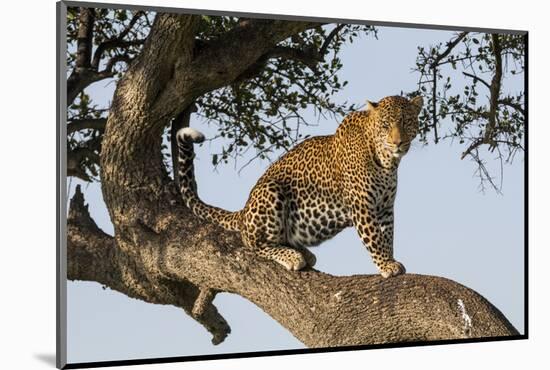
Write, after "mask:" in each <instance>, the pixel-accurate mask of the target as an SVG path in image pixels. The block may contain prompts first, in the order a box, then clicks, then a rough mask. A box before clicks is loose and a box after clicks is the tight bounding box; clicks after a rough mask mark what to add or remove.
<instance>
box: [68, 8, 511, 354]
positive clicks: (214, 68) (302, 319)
mask: <svg viewBox="0 0 550 370" xmlns="http://www.w3.org/2000/svg"><path fill="white" fill-rule="evenodd" d="M197 24H198V20H197V18H196V17H195V16H183V15H179V16H178V15H167V14H160V15H159V16H157V18H156V19H155V23H154V25H153V27H152V30H151V33H150V35H149V37H148V39H147V41H146V43H145V45H144V49H143V51H142V53H141V54H140V56H139V57H138V58H137V59H136V61H135V62H134V63H133V64H132V66H131V67H130V69H129V70H128V72H127V73H126V74H125V76H124V77H123V78H122V79H121V80H120V82H119V83H118V86H117V89H116V92H115V95H114V99H113V104H112V107H111V111H110V114H109V118H108V121H107V124H106V128H105V134H104V138H103V142H102V151H101V184H102V190H103V196H104V199H105V202H106V204H107V207H108V210H109V214H110V217H111V220H112V222H113V225H114V230H115V234H114V236H113V237H111V236H108V235H106V234H105V233H103V232H102V231H101V230H99V229H98V228H97V226H96V225H95V223H94V222H93V221H92V220H91V218H90V217H89V214H88V212H87V209H86V207H85V206H84V200H83V197H82V194H81V193H80V191H77V193H76V195H75V198H73V201H72V205H71V210H70V214H69V228H68V272H69V276H68V277H69V279H73V280H91V281H98V282H100V283H101V284H104V285H106V286H109V287H111V288H112V289H115V290H117V291H120V292H123V293H124V294H127V295H128V296H130V297H135V298H138V299H142V300H144V301H147V302H152V303H159V304H172V305H175V306H178V307H182V308H183V309H184V310H185V311H186V312H187V313H188V314H189V315H191V316H192V317H193V318H195V319H196V320H198V321H199V322H201V323H202V324H203V325H204V326H205V327H206V328H207V329H208V330H209V331H210V332H211V333H212V334H213V335H214V340H213V341H214V342H215V343H217V342H220V341H221V340H223V338H224V337H225V336H226V335H227V334H228V333H229V326H228V324H227V323H226V322H225V320H224V319H223V318H222V317H221V316H220V315H219V313H218V312H217V310H216V308H215V307H214V306H213V304H212V300H213V299H214V297H215V294H216V292H230V293H235V294H239V295H241V296H242V297H244V298H246V299H248V300H250V301H251V302H253V303H254V304H256V305H257V306H258V307H260V308H261V309H262V310H264V311H265V312H266V313H267V314H268V315H270V316H271V317H273V318H274V319H275V320H277V321H278V322H279V323H280V324H281V325H283V326H284V327H286V328H287V329H288V330H289V331H290V332H291V333H292V334H293V335H294V336H296V338H298V339H299V340H300V341H302V342H303V343H304V344H305V345H307V346H309V347H327V346H339V345H356V344H374V343H387V342H401V341H413V340H414V341H416V340H435V339H453V338H468V337H487V336H491V337H493V336H506V335H514V334H517V331H516V330H515V329H514V328H513V327H512V325H511V324H510V323H509V322H508V321H507V320H506V318H505V317H504V316H503V315H502V314H501V313H500V312H499V311H498V310H497V309H496V308H495V307H494V306H492V305H491V304H490V303H489V302H487V301H486V300H485V299H484V298H483V297H481V296H480V295H479V294H477V293H475V292H474V291H472V290H470V289H468V288H466V287H464V286H461V285H460V284H457V283H455V282H452V281H450V280H446V279H444V278H439V277H431V276H420V275H412V274H408V275H405V276H400V277H397V278H393V279H388V280H384V279H382V278H381V277H379V276H363V275H356V276H346V277H335V276H331V275H328V274H325V273H322V272H319V271H315V270H307V271H301V272H291V271H286V270H285V269H284V268H282V267H281V266H280V265H278V264H276V263H273V262H269V261H265V260H261V259H259V258H258V257H257V256H256V255H255V254H254V253H253V252H252V251H250V250H248V249H246V248H245V247H244V246H243V245H242V243H241V240H240V237H239V235H238V234H236V233H231V232H227V231H225V230H222V229H220V228H219V227H217V226H216V225H213V224H209V223H207V222H204V221H200V220H198V219H197V218H196V217H194V216H193V215H192V214H191V213H190V212H189V210H188V209H186V208H185V207H184V205H183V203H182V201H181V200H180V198H179V194H178V192H177V190H176V187H175V186H174V183H173V181H172V180H171V179H170V178H169V176H168V174H167V172H166V170H165V168H164V165H163V162H162V157H161V151H160V147H161V137H162V131H163V128H164V127H166V126H167V125H168V124H169V122H170V121H171V120H172V119H173V118H174V117H177V116H178V115H179V114H180V113H181V112H184V111H185V110H186V109H187V108H188V106H189V105H190V104H191V102H192V101H194V99H195V98H196V97H197V96H199V95H200V94H202V93H204V92H206V91H210V90H211V89H215V88H217V87H220V86H224V85H226V84H228V83H230V82H231V81H233V80H235V79H237V78H238V77H239V76H240V75H241V74H242V73H243V72H244V71H246V70H247V68H249V67H250V66H251V65H254V64H255V63H256V62H257V61H258V60H259V59H261V58H262V56H263V55H265V53H266V52H268V51H269V50H270V49H272V48H273V47H275V46H276V45H277V43H278V42H279V41H281V40H283V39H285V38H286V37H288V36H290V35H292V34H294V33H296V32H300V31H301V30H304V29H306V28H308V27H310V26H311V24H309V23H304V22H282V21H263V20H247V21H243V22H241V23H240V24H239V26H237V27H236V28H235V30H233V31H232V32H230V33H229V34H228V35H227V36H226V37H222V38H220V39H219V40H217V41H215V42H212V43H209V44H208V45H206V46H204V47H201V50H200V53H197V52H196V49H195V47H194V46H195V45H194V34H195V29H196V27H197ZM459 302H460V303H459Z"/></svg>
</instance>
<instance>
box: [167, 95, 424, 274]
mask: <svg viewBox="0 0 550 370" xmlns="http://www.w3.org/2000/svg"><path fill="white" fill-rule="evenodd" d="M422 106H423V98H422V97H421V96H415V97H412V98H406V97H403V96H387V97H384V98H382V99H380V100H379V101H378V102H371V101H367V104H366V108H365V109H361V110H355V111H352V112H350V113H348V114H347V115H346V116H345V117H344V118H343V120H342V122H341V123H340V124H339V125H338V127H337V128H336V130H335V132H334V134H332V135H326V136H313V137H309V138H307V139H305V140H303V141H302V142H300V143H299V144H297V145H296V146H294V147H293V148H292V149H290V150H289V151H287V152H286V153H285V154H283V155H282V156H281V157H280V158H279V159H277V160H276V161H274V162H273V163H272V164H271V165H270V166H269V167H268V168H267V170H266V171H265V172H264V173H263V175H261V177H260V178H259V179H258V181H257V182H256V184H255V185H254V187H253V188H252V190H251V191H250V193H249V197H248V200H247V201H246V203H245V205H244V207H243V208H242V209H241V210H238V211H228V210H225V209H222V208H218V207H215V206H212V205H209V204H206V203H205V202H203V201H202V200H201V199H200V198H199V196H198V193H197V184H196V180H195V176H194V164H193V162H194V158H195V152H194V148H193V145H194V144H198V143H201V142H203V141H204V140H205V136H204V135H203V134H202V133H201V132H200V131H198V130H196V129H193V128H191V127H184V128H181V129H180V130H179V131H178V132H177V135H176V137H177V147H178V169H177V174H178V180H179V191H180V192H181V196H182V198H183V201H184V203H185V205H186V206H187V207H188V208H190V209H191V211H192V213H193V214H194V215H196V216H197V217H199V218H200V219H203V220H206V221H210V222H213V223H216V224H218V225H220V226H221V227H222V228H224V229H227V230H230V231H237V232H239V233H240V234H241V238H242V241H243V244H244V245H245V246H246V247H249V248H251V249H252V250H253V251H254V252H255V253H256V255H257V256H259V257H261V258H263V259H267V260H271V261H275V262H277V263H279V264H280V265H282V266H284V267H285V268H286V269H287V270H291V271H297V270H302V269H304V268H305V267H306V266H310V267H313V266H314V265H315V263H316V257H315V255H314V254H313V253H312V252H311V251H310V250H309V249H308V247H314V246H317V245H319V244H321V243H322V242H324V241H326V240H328V239H330V238H332V237H334V236H335V235H337V234H338V233H339V232H341V231H342V230H344V229H345V228H348V227H354V228H355V230H356V231H357V233H358V235H359V238H360V239H361V241H362V244H363V245H364V246H365V247H366V249H367V250H368V252H369V253H370V256H371V258H372V261H373V262H374V264H375V266H376V268H377V269H378V272H379V274H380V275H381V276H382V277H383V278H389V277H393V276H398V275H400V274H404V273H405V272H406V269H405V266H404V265H403V264H402V263H401V262H399V261H397V260H395V259H394V253H393V237H394V203H395V198H396V191H397V172H398V167H399V164H400V162H401V159H402V158H403V156H404V155H405V154H407V152H408V151H409V149H410V146H411V142H412V141H413V139H415V137H416V136H417V135H418V132H419V121H418V117H419V114H420V111H421V110H422Z"/></svg>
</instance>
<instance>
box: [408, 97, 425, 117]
mask: <svg viewBox="0 0 550 370" xmlns="http://www.w3.org/2000/svg"><path fill="white" fill-rule="evenodd" d="M411 104H412V106H413V107H414V108H415V109H416V111H417V112H418V113H420V110H421V109H422V106H423V105H424V99H423V98H422V97H421V96H420V95H418V96H415V97H414V98H412V99H411Z"/></svg>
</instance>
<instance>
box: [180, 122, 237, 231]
mask: <svg viewBox="0 0 550 370" xmlns="http://www.w3.org/2000/svg"><path fill="white" fill-rule="evenodd" d="M176 137H177V141H178V180H179V187H180V192H181V195H182V197H183V201H184V202H185V204H186V205H187V207H189V208H190V209H191V210H192V211H193V213H194V214H195V215H196V216H197V217H199V218H201V219H203V220H207V221H211V222H214V223H217V224H219V225H220V226H222V227H223V228H224V229H227V230H233V231H239V230H240V224H241V221H240V215H241V212H240V211H237V212H230V211H226V210H225V209H221V208H218V207H214V206H211V205H209V204H206V203H204V202H203V201H202V200H201V199H200V198H199V195H198V193H197V183H196V182H195V168H194V165H193V159H194V158H195V151H194V150H193V144H194V143H201V142H203V141H204V135H203V134H202V133H201V132H199V131H197V130H194V129H192V128H190V127H185V128H182V129H180V130H179V131H178V133H177V135H176Z"/></svg>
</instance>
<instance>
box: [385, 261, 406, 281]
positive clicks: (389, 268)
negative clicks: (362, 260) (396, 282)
mask: <svg viewBox="0 0 550 370" xmlns="http://www.w3.org/2000/svg"><path fill="white" fill-rule="evenodd" d="M379 270H380V275H382V277H383V278H389V277H392V276H397V275H401V274H404V273H405V266H403V264H402V263H401V262H397V261H389V262H387V263H386V264H384V265H383V266H382V267H380V268H379Z"/></svg>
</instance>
